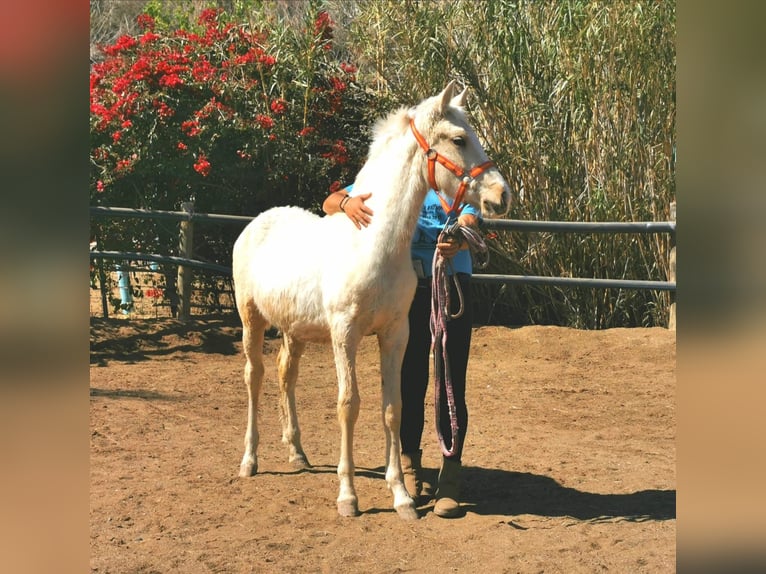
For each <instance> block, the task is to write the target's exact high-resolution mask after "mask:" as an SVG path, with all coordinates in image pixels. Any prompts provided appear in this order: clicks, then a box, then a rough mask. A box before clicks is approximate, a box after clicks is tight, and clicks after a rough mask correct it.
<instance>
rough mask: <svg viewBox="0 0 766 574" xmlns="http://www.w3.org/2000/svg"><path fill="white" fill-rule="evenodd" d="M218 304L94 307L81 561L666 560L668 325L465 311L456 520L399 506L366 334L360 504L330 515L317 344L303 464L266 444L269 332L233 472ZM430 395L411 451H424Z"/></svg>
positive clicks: (631, 567)
mask: <svg viewBox="0 0 766 574" xmlns="http://www.w3.org/2000/svg"><path fill="white" fill-rule="evenodd" d="M240 335H241V329H240V328H239V326H238V323H237V322H236V321H235V320H234V319H232V318H221V317H217V318H205V317H197V318H195V319H194V320H193V321H192V322H190V323H189V324H182V323H180V322H178V321H175V320H173V319H167V318H161V319H140V320H138V319H130V320H128V319H123V318H115V319H110V320H104V319H99V318H91V368H90V399H91V400H90V432H91V448H90V453H91V471H90V472H91V475H90V500H91V508H90V547H91V571H92V572H98V573H107V572H109V573H125V572H141V573H150V572H157V573H163V574H164V573H169V572H185V573H197V572H200V573H203V572H204V573H206V572H235V573H239V572H267V573H270V572H328V573H330V572H333V573H334V572H365V573H367V572H369V573H394V572H426V573H428V572H434V573H436V572H438V573H445V572H487V573H495V572H499V573H505V572H508V573H511V572H513V573H515V572H523V573H527V572H529V573H532V572H546V573H548V572H562V573H572V572H601V571H608V572H631V573H632V572H673V571H675V533H676V511H675V502H676V474H675V462H676V452H675V421H676V413H675V358H676V342H675V333H673V332H669V331H666V330H665V329H661V328H653V329H612V330H607V331H595V332H594V331H578V330H573V329H565V328H559V327H536V326H532V327H523V328H517V329H510V328H505V327H480V328H477V329H476V330H475V332H474V339H473V345H472V356H471V362H470V366H469V371H470V374H469V390H468V405H469V409H470V416H471V418H470V427H469V431H468V437H467V440H466V447H465V453H464V465H465V469H464V472H463V497H462V502H463V505H464V507H465V510H466V513H465V516H464V517H462V518H459V519H453V520H445V519H441V518H439V517H437V516H435V515H434V514H433V512H432V507H433V503H432V502H429V503H427V504H424V505H423V506H421V507H420V508H419V512H420V516H421V518H420V519H419V520H417V521H414V522H407V521H403V520H400V519H399V518H398V516H397V515H396V513H395V512H394V511H393V510H392V508H391V505H392V498H391V497H390V496H389V493H388V491H387V489H386V485H385V481H384V479H383V470H384V469H383V464H384V444H385V442H384V435H383V429H382V425H381V422H380V414H379V412H380V407H379V402H380V392H379V371H378V355H377V348H376V346H375V339H374V338H368V339H366V340H365V342H364V345H363V347H362V349H361V352H360V356H359V380H360V387H361V388H360V390H361V394H362V410H361V414H360V417H359V422H358V424H357V429H356V435H355V459H356V464H357V478H356V487H357V493H358V495H359V505H360V510H361V511H362V514H361V516H359V517H357V518H341V517H339V516H338V515H337V512H336V508H335V498H336V497H337V486H338V480H337V475H336V472H335V471H336V467H335V465H336V464H337V457H338V448H339V430H338V424H337V421H336V415H335V396H336V384H335V373H334V367H333V363H332V358H331V356H330V351H329V349H328V348H327V347H322V346H311V347H309V349H308V352H307V354H306V356H305V357H304V359H303V361H302V363H301V369H302V370H301V375H300V379H299V383H298V408H299V416H300V417H301V419H300V420H301V427H302V433H303V445H304V447H305V449H306V453H307V455H308V457H309V460H310V461H311V463H312V464H313V465H314V466H313V468H311V469H308V470H304V471H295V470H293V469H292V468H291V467H290V465H289V464H288V462H287V451H286V447H284V446H283V445H282V444H281V441H280V437H281V427H280V424H279V419H278V406H277V384H276V366H275V359H276V352H277V350H278V347H279V340H278V339H270V340H267V344H266V352H267V353H268V354H269V357H267V366H268V370H267V374H266V382H265V384H264V396H263V401H262V408H261V412H260V430H261V446H260V450H259V474H258V475H257V476H255V477H252V478H248V479H240V478H237V472H238V467H239V462H240V459H241V456H242V440H243V435H244V429H245V422H246V390H245V387H244V384H243V382H242V367H243V357H242V355H241V344H240V342H239V337H240ZM431 401H432V393H431V392H429V397H428V402H427V406H426V409H427V410H426V412H427V415H428V416H429V418H428V420H427V422H426V424H427V427H426V434H425V438H424V445H423V447H424V455H423V458H424V465H425V466H426V467H427V468H428V469H430V470H431V471H432V472H435V471H436V469H437V467H438V461H439V451H438V446H437V442H436V433H435V430H434V428H433V417H432V408H433V407H432V403H431Z"/></svg>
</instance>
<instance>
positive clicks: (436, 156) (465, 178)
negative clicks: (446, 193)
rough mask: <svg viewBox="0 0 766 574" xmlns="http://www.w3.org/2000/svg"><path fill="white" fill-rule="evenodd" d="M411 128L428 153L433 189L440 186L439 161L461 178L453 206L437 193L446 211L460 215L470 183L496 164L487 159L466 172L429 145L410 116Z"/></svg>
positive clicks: (437, 189) (429, 179) (429, 178)
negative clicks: (437, 171)
mask: <svg viewBox="0 0 766 574" xmlns="http://www.w3.org/2000/svg"><path fill="white" fill-rule="evenodd" d="M410 128H411V129H412V134H413V135H414V136H415V139H416V140H417V142H418V144H419V145H420V147H421V148H423V151H424V152H425V154H426V158H427V159H428V184H429V185H430V186H431V189H433V190H434V191H436V192H438V191H439V187H438V186H437V185H436V162H437V161H438V162H439V163H440V164H442V165H443V166H444V167H446V168H447V169H448V170H449V171H451V172H452V173H453V174H455V176H456V177H457V178H459V179H460V180H461V181H460V186H459V187H458V188H457V193H456V194H455V199H454V201H453V202H452V206H450V205H448V204H447V202H446V201H445V200H444V198H443V197H442V196H441V194H439V193H437V194H436V195H437V196H438V197H439V201H441V203H442V207H443V208H444V211H446V212H447V213H454V214H455V215H458V214H459V213H460V210H461V207H460V204H461V203H462V202H463V195H465V190H466V188H467V187H468V184H470V183H471V182H472V181H473V180H474V179H476V177H477V176H478V175H480V174H481V173H482V172H483V171H485V170H486V169H488V168H490V167H492V166H493V165H495V164H494V163H492V162H491V161H485V162H484V163H482V164H480V165H477V166H476V167H474V168H472V169H471V171H469V172H468V173H466V172H465V171H464V170H463V168H461V167H460V166H459V165H457V164H455V163H454V162H452V161H450V160H449V159H447V158H446V157H444V156H443V155H441V154H440V153H439V152H437V151H436V150H435V149H433V148H432V147H431V146H429V145H428V143H427V142H426V140H425V138H424V137H423V136H422V135H421V133H420V132H419V131H418V130H417V128H416V127H415V120H414V119H413V118H410Z"/></svg>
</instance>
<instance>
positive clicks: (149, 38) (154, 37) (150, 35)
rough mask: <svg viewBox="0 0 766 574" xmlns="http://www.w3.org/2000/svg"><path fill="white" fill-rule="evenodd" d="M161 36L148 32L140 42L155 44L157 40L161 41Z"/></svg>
mask: <svg viewBox="0 0 766 574" xmlns="http://www.w3.org/2000/svg"><path fill="white" fill-rule="evenodd" d="M159 39H160V36H159V34H155V33H154V32H146V33H145V34H144V35H143V36H141V38H139V40H140V41H141V43H142V44H149V43H150V42H154V41H155V40H159Z"/></svg>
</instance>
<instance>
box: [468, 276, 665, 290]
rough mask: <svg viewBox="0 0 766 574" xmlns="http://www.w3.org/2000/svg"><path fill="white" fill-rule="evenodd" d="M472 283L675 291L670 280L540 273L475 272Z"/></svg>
mask: <svg viewBox="0 0 766 574" xmlns="http://www.w3.org/2000/svg"><path fill="white" fill-rule="evenodd" d="M472 281H473V282H474V283H487V284H496V283H517V284H518V283H521V284H527V285H553V286H561V287H564V286H566V287H593V288H606V289H652V290H657V291H675V290H676V284H675V283H674V282H671V281H643V280H633V279H588V278H583V277H543V276H540V275H492V274H489V273H476V274H474V276H473V280H472Z"/></svg>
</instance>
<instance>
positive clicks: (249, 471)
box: [239, 462, 258, 478]
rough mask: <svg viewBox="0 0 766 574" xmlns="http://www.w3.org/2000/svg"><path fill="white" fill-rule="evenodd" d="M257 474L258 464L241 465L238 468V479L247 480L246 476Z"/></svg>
mask: <svg viewBox="0 0 766 574" xmlns="http://www.w3.org/2000/svg"><path fill="white" fill-rule="evenodd" d="M257 472H258V463H257V462H256V463H242V465H240V467H239V476H240V478H247V477H248V476H255V475H256V473H257Z"/></svg>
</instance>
